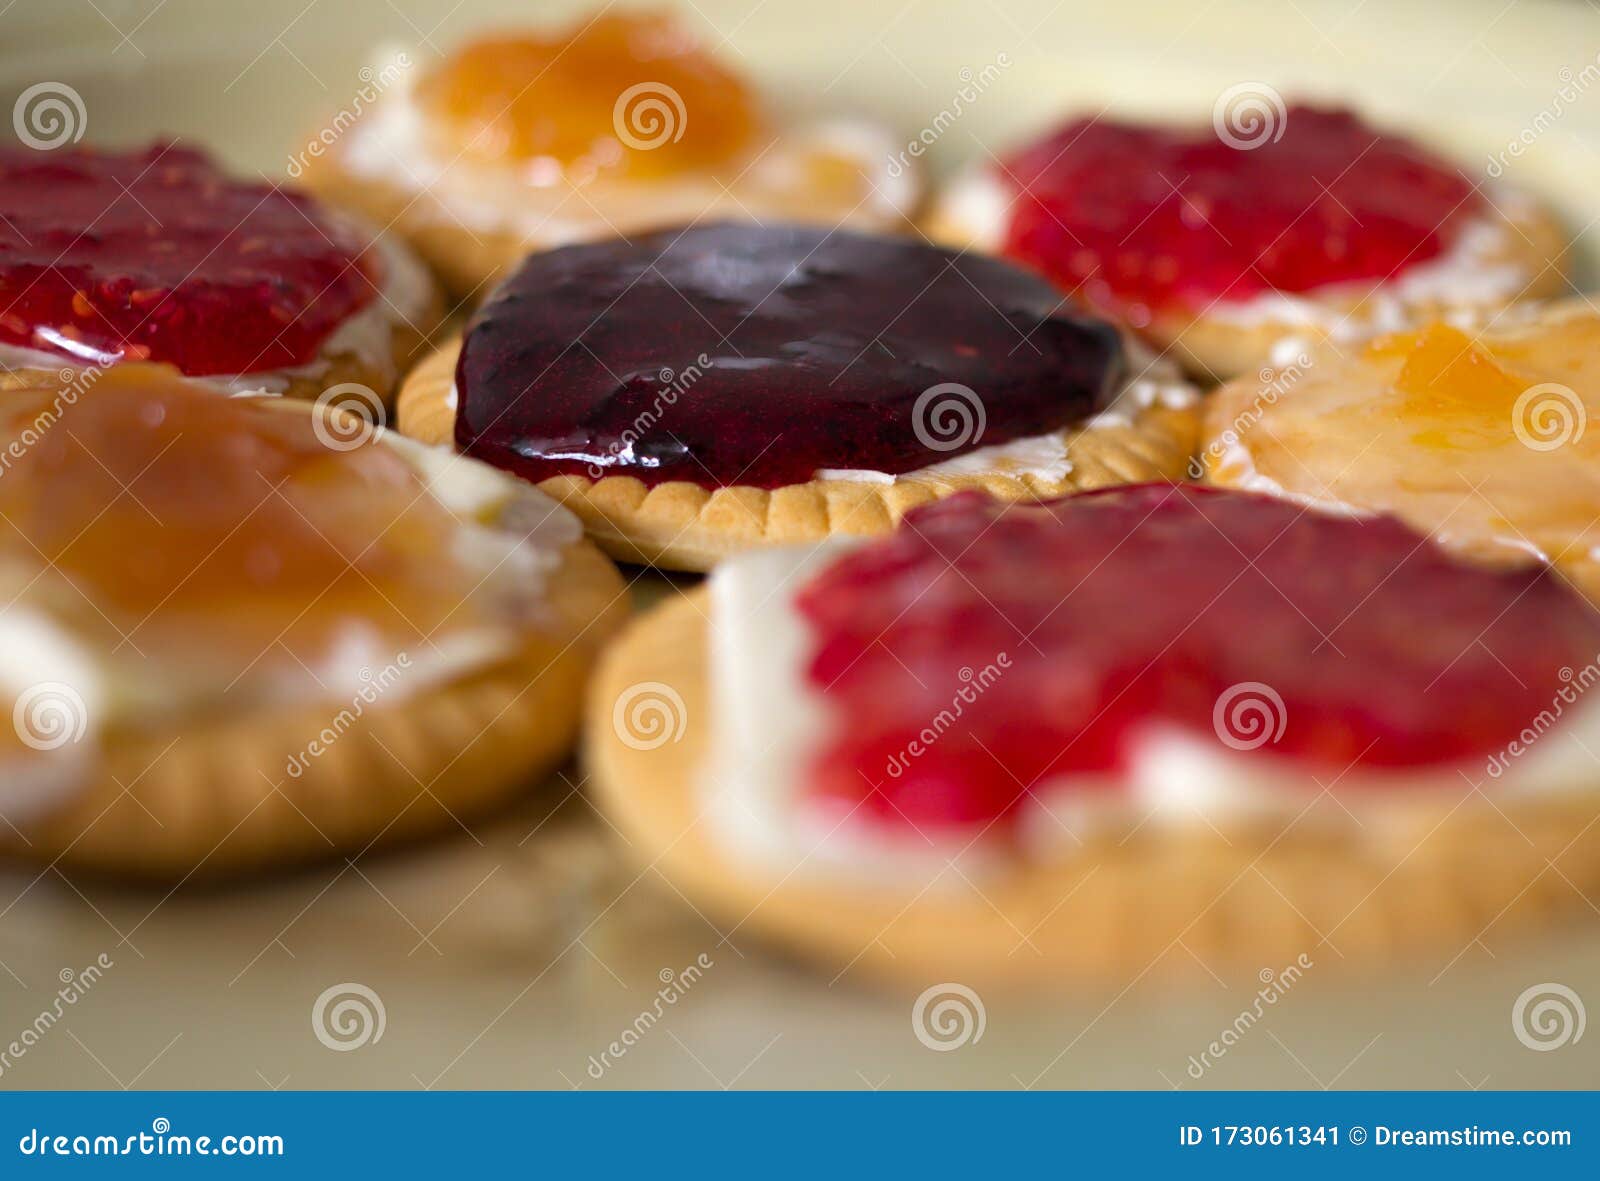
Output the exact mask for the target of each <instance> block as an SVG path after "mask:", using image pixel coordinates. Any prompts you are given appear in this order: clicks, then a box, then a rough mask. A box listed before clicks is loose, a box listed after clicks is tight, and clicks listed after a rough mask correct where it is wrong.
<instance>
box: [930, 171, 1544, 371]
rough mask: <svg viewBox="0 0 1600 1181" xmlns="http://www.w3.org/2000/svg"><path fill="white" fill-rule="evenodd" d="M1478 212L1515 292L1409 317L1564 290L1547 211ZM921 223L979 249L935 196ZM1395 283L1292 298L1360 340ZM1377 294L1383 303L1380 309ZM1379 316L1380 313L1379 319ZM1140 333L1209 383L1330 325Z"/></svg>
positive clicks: (1489, 261) (1429, 307)
mask: <svg viewBox="0 0 1600 1181" xmlns="http://www.w3.org/2000/svg"><path fill="white" fill-rule="evenodd" d="M1483 216H1484V217H1485V218H1487V219H1489V220H1491V221H1493V222H1495V223H1498V225H1499V226H1500V227H1501V228H1502V230H1503V232H1502V233H1501V234H1500V236H1499V237H1500V242H1499V247H1498V248H1497V249H1495V250H1491V251H1489V252H1487V253H1486V254H1485V255H1484V258H1483V265H1484V266H1485V267H1486V268H1487V267H1495V268H1497V269H1498V268H1500V267H1508V268H1510V269H1511V271H1512V273H1513V274H1515V275H1516V276H1517V282H1516V286H1517V294H1516V295H1514V296H1512V297H1510V298H1509V299H1503V300H1499V301H1496V302H1495V303H1493V304H1490V305H1485V304H1483V303H1481V302H1475V301H1472V300H1468V299H1462V300H1459V301H1458V300H1413V301H1408V302H1407V303H1406V304H1405V305H1404V308H1405V312H1406V314H1407V316H1408V317H1409V318H1410V320H1411V322H1413V323H1426V322H1427V321H1429V320H1432V319H1438V318H1441V317H1446V316H1449V315H1451V314H1453V313H1458V312H1463V311H1473V310H1480V311H1481V310H1488V311H1493V310H1494V309H1495V308H1496V307H1503V306H1506V305H1508V304H1514V303H1521V302H1525V301H1529V300H1539V299H1551V298H1555V297H1556V296H1561V295H1566V294H1569V293H1570V292H1571V290H1572V288H1571V286H1570V284H1569V282H1568V280H1567V268H1568V262H1569V260H1568V255H1569V248H1570V240H1569V238H1568V236H1567V232H1566V230H1565V229H1564V228H1563V227H1562V225H1561V223H1560V221H1559V220H1558V219H1557V218H1556V216H1555V214H1554V213H1553V212H1552V211H1551V210H1549V209H1547V208H1546V207H1545V206H1543V205H1542V204H1540V203H1538V202H1536V201H1534V200H1532V199H1531V198H1526V197H1522V196H1520V195H1519V196H1518V198H1517V200H1516V202H1515V204H1514V205H1512V207H1511V208H1509V209H1502V208H1500V207H1498V206H1496V205H1493V204H1488V205H1487V206H1486V208H1485V209H1484V211H1483ZM922 229H923V232H924V233H925V234H927V235H928V237H930V238H932V239H933V240H934V241H935V242H940V243H943V244H945V245H947V246H954V247H957V248H962V249H976V250H982V249H984V248H985V244H984V243H983V242H980V241H979V240H978V238H977V237H976V236H975V234H974V231H973V227H971V226H969V225H967V224H966V223H965V222H963V221H962V220H961V219H960V218H959V217H958V216H957V215H956V213H955V211H954V210H952V209H951V208H949V206H948V205H946V204H944V203H941V202H939V201H937V200H936V201H935V202H934V206H933V208H932V209H931V210H930V212H929V214H928V216H927V217H926V218H924V220H923V223H922ZM1394 290H1395V287H1394V284H1391V283H1380V284H1378V285H1377V287H1375V288H1365V289H1363V288H1361V287H1359V286H1355V285H1352V286H1349V287H1338V288H1328V289H1326V290H1324V291H1320V292H1315V293H1310V294H1306V295H1303V296H1297V297H1296V298H1300V299H1304V300H1305V301H1306V302H1307V303H1310V304H1312V305H1313V306H1315V307H1316V308H1318V309H1319V310H1321V311H1323V312H1326V313H1327V314H1328V315H1330V316H1332V317H1333V318H1334V320H1335V322H1336V323H1337V324H1338V325H1339V327H1338V334H1339V337H1340V339H1343V340H1359V339H1361V338H1362V337H1363V336H1369V335H1372V334H1373V333H1376V332H1381V331H1392V330H1393V329H1394V328H1396V327H1397V326H1396V325H1395V324H1393V323H1390V322H1388V318H1387V317H1388V316H1389V315H1390V314H1391V313H1390V309H1389V306H1388V298H1387V297H1389V296H1392V295H1393V293H1394ZM1375 296H1377V297H1380V299H1375V298H1374V297H1375ZM1380 300H1381V302H1382V303H1383V304H1384V307H1383V308H1382V309H1380V307H1379V303H1380ZM1380 315H1381V316H1382V317H1383V318H1381V319H1380ZM1140 335H1141V336H1142V337H1143V338H1144V339H1146V340H1148V341H1149V342H1150V343H1151V344H1152V345H1153V346H1155V347H1156V348H1158V349H1161V350H1162V351H1164V352H1166V353H1168V354H1169V355H1171V356H1172V357H1173V358H1174V359H1175V360H1177V361H1179V362H1180V363H1181V364H1182V365H1183V366H1184V368H1185V369H1186V370H1188V371H1189V372H1190V373H1191V374H1193V375H1194V376H1195V377H1196V378H1197V379H1199V380H1202V381H1209V382H1216V381H1226V380H1228V379H1230V378H1233V377H1236V376H1239V375H1242V374H1246V373H1252V372H1254V371H1256V370H1257V369H1259V368H1260V367H1261V366H1263V365H1265V364H1267V362H1268V360H1269V358H1270V357H1271V355H1272V348H1273V345H1275V344H1277V343H1278V342H1279V341H1281V340H1283V339H1284V338H1285V337H1290V336H1292V337H1295V338H1296V339H1297V340H1301V341H1304V342H1305V343H1306V345H1307V346H1308V347H1309V346H1312V345H1316V344H1318V343H1320V342H1322V341H1324V340H1327V339H1328V338H1329V331H1328V328H1327V327H1325V326H1319V325H1317V324H1313V323H1307V322H1305V321H1303V320H1296V319H1289V318H1284V319H1264V320H1261V321H1260V322H1258V323H1243V322H1241V321H1239V320H1236V319H1233V318H1230V317H1229V316H1227V315H1226V314H1219V313H1217V312H1202V313H1200V314H1199V315H1170V314H1168V315H1162V316H1157V317H1156V318H1155V320H1154V321H1153V322H1152V323H1151V324H1150V325H1149V326H1148V327H1146V328H1142V329H1141V330H1140Z"/></svg>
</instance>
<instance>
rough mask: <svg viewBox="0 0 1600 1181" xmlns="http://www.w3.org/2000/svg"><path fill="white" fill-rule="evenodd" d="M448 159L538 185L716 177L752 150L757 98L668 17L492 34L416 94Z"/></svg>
mask: <svg viewBox="0 0 1600 1181" xmlns="http://www.w3.org/2000/svg"><path fill="white" fill-rule="evenodd" d="M416 97H417V102H418V104H419V105H420V106H421V108H422V110H423V111H424V113H425V114H426V115H427V116H428V117H429V120H430V124H431V129H432V130H433V132H434V134H436V135H438V136H439V139H440V144H439V146H440V147H441V148H442V149H446V150H447V151H448V153H449V158H454V157H455V156H456V155H457V154H458V153H465V154H466V155H467V156H469V157H471V158H473V159H477V160H481V161H484V162H486V163H515V164H518V165H519V166H521V167H522V169H523V172H524V173H525V175H526V176H527V177H528V178H529V179H530V180H531V181H533V182H534V183H536V184H537V183H543V184H550V183H554V181H556V180H557V179H562V178H564V179H567V180H572V181H577V182H582V181H584V180H587V179H590V178H592V177H594V176H595V175H597V174H600V173H602V172H616V173H622V174H625V175H629V176H658V175H664V174H670V173H674V172H682V171H689V170H695V169H712V170H714V169H715V168H717V167H718V166H719V165H726V164H728V163H729V162H731V161H733V160H736V159H739V158H741V157H742V156H744V155H745V154H747V153H748V151H749V150H750V149H751V148H752V147H754V146H757V144H756V137H757V131H758V129H759V127H760V117H759V112H758V111H757V109H756V104H755V100H754V98H753V96H752V95H751V93H750V92H749V90H748V89H747V88H746V87H745V85H744V83H743V82H741V81H740V80H739V78H738V77H737V76H735V75H734V74H733V73H731V72H730V71H728V70H726V69H724V68H723V67H722V66H720V65H719V64H718V63H717V61H716V60H715V59H714V58H713V57H711V56H710V55H709V54H708V53H706V52H705V50H703V49H702V48H701V47H700V45H699V43H698V40H697V38H696V37H695V36H694V35H693V34H692V33H690V32H689V31H688V30H687V29H685V28H684V27H683V26H682V25H680V24H679V23H678V21H677V20H676V19H674V18H673V17H672V16H670V15H668V14H664V13H614V14H613V13H607V14H604V15H600V16H596V17H593V18H587V19H584V20H581V21H579V22H578V23H577V24H575V25H574V26H573V27H572V28H571V29H568V30H562V31H561V32H559V33H556V34H554V35H552V36H547V37H539V36H526V35H519V36H495V37H489V38H485V39H483V40H480V41H475V42H473V43H472V44H470V45H468V46H466V47H465V48H464V49H461V50H460V51H458V52H457V53H455V54H453V55H452V56H451V57H450V58H449V59H448V60H446V61H445V62H444V63H442V64H441V65H440V66H439V67H438V68H437V69H435V70H433V71H432V72H431V73H429V74H428V75H427V76H426V77H424V78H423V79H422V81H421V83H420V84H419V85H418V87H417V94H416Z"/></svg>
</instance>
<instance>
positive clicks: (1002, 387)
mask: <svg viewBox="0 0 1600 1181" xmlns="http://www.w3.org/2000/svg"><path fill="white" fill-rule="evenodd" d="M1123 369H1124V359H1123V355H1122V345H1121V341H1120V339H1119V337H1118V335H1117V333H1116V331H1115V330H1114V329H1113V328H1112V327H1111V326H1110V325H1108V324H1105V323H1103V322H1101V321H1099V320H1094V319H1090V318H1087V317H1085V316H1082V315H1079V314H1076V313H1073V312H1069V311H1067V310H1066V309H1064V308H1063V306H1062V300H1061V296H1060V294H1059V293H1058V292H1056V291H1055V290H1054V289H1053V288H1052V287H1051V286H1050V284H1049V283H1047V282H1046V281H1045V280H1043V279H1041V278H1037V277H1035V276H1034V275H1033V274H1032V273H1030V272H1028V271H1024V270H1021V269H1019V268H1018V267H1016V266H1014V265H1012V264H1010V263H1006V262H1002V261H999V260H997V259H992V258H983V257H978V256H976V255H962V254H955V253H952V252H951V251H947V250H941V249H937V248H935V247H932V246H927V245H924V244H922V243H921V242H919V241H915V240H912V239H908V238H893V237H880V236H874V235H866V234H853V233H845V232H842V231H837V230H835V231H831V232H830V231H826V230H822V229H814V228H810V227H801V226H784V227H770V226H769V227H758V226H750V225H710V226H701V227H697V228H693V229H687V230H668V231H662V232H660V233H655V234H647V235H644V236H641V237H637V238H635V239H634V240H633V241H632V242H626V241H621V240H618V241H613V242H603V243H596V244H592V245H582V246H570V247H566V248H564V249H561V250H552V251H549V252H546V253H542V254H534V255H531V256H530V257H529V258H528V259H527V260H525V261H524V262H523V264H522V266H521V267H520V268H519V269H518V270H517V272H516V273H515V274H514V275H512V276H511V278H510V279H508V280H507V281H506V282H505V283H504V284H502V285H501V286H500V288H499V289H498V290H497V291H496V292H495V293H494V295H493V296H491V297H490V299H489V300H488V302H487V303H485V304H484V306H483V307H482V308H481V309H480V310H479V312H478V314H477V316H476V317H474V319H473V321H472V324H471V326H470V328H469V329H468V331H467V337H466V342H465V345H464V346H463V348H462V350H461V361H460V364H459V366H458V368H457V370H456V387H457V390H458V393H459V397H460V403H459V408H458V411H457V414H456V441H457V443H458V444H459V445H460V447H461V449H462V450H463V451H465V452H466V453H468V454H470V455H475V456H477V457H479V458H481V459H486V460H488V461H489V462H490V463H493V464H496V465H498V466H500V467H502V468H506V469H508V470H510V471H513V472H516V473H517V474H518V475H521V476H524V477H526V478H527V479H530V480H543V479H545V478H547V477H550V476H556V475H564V474H573V475H585V476H588V477H590V478H592V479H598V478H599V477H601V476H606V475H626V476H635V477H637V478H639V479H640V480H643V481H644V482H645V483H646V484H659V483H662V482H664V481H667V480H688V481H690V482H692V483H695V484H699V485H701V486H702V487H707V488H714V487H719V486H725V485H729V484H744V485H751V486H754V487H759V488H777V487H780V486H782V485H784V484H799V483H804V482H806V481H808V480H810V479H811V478H812V474H813V473H814V472H816V471H817V470H818V469H819V468H864V469H868V470H872V471H879V472H888V473H898V472H907V471H912V470H914V469H916V468H921V467H927V466H928V465H929V464H933V463H938V462H941V461H942V460H946V459H950V458H952V457H954V456H956V455H959V454H962V453H963V452H967V451H972V450H975V449H976V448H978V447H987V446H992V445H994V444H998V443H1005V442H1008V441H1010V440H1012V439H1018V438H1025V437H1027V436H1030V435H1040V434H1045V433H1047V432H1049V431H1052V430H1059V429H1060V428H1062V427H1065V426H1068V425H1070V424H1072V423H1074V422H1077V421H1079V420H1081V419H1083V418H1085V417H1087V416H1089V415H1091V414H1093V413H1094V412H1095V411H1097V410H1099V409H1101V408H1103V407H1104V406H1105V404H1106V403H1107V402H1108V401H1109V399H1110V398H1111V396H1112V395H1113V394H1114V392H1115V390H1116V388H1117V386H1118V385H1119V384H1120V382H1121V380H1122V376H1123ZM941 386H942V387H945V388H943V389H937V390H936V389H934V387H941ZM954 387H964V388H954ZM930 390H932V391H933V392H932V393H929V391H930ZM919 402H920V406H919ZM980 427H981V429H979V428H980Z"/></svg>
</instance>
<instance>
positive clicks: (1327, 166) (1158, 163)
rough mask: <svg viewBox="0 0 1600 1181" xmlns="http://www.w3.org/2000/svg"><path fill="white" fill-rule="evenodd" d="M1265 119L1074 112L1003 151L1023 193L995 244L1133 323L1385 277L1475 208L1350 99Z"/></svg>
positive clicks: (1453, 178) (1449, 179)
mask: <svg viewBox="0 0 1600 1181" xmlns="http://www.w3.org/2000/svg"><path fill="white" fill-rule="evenodd" d="M1267 131H1268V134H1265V135H1262V136H1261V137H1260V138H1259V140H1258V141H1253V142H1238V143H1235V142H1229V140H1227V139H1225V138H1223V136H1222V135H1220V134H1219V133H1218V131H1217V130H1216V129H1214V128H1211V127H1206V128H1204V129H1199V128H1194V129H1191V128H1187V127H1185V128H1173V127H1161V126H1156V125H1151V124H1143V123H1131V122H1121V121H1118V120H1114V119H1090V120H1080V121H1077V122H1074V123H1071V124H1069V125H1067V126H1066V127H1063V128H1061V129H1060V130H1059V131H1057V132H1056V133H1055V134H1053V135H1051V136H1049V137H1048V138H1046V139H1044V140H1042V141H1040V142H1039V143H1037V144H1034V145H1032V146H1031V147H1028V148H1026V149H1024V150H1023V151H1021V152H1018V153H1016V154H1015V155H1013V156H1012V157H1010V158H1009V159H1007V160H1006V161H1005V162H1004V163H1003V165H1002V172H1003V174H1004V175H1005V176H1006V177H1007V178H1008V179H1009V180H1010V181H1011V183H1012V184H1014V185H1015V186H1016V187H1017V188H1018V189H1019V190H1020V195H1019V197H1018V199H1017V202H1016V204H1015V206H1014V207H1013V213H1012V216H1011V219H1010V222H1009V224H1008V226H1007V227H1006V231H1005V247H1004V248H1005V252H1006V253H1007V254H1008V255H1010V256H1011V257H1013V258H1016V259H1019V260H1021V261H1023V262H1026V263H1028V264H1029V265H1030V266H1033V267H1036V268H1038V269H1039V270H1041V271H1043V272H1044V273H1045V274H1047V275H1049V276H1050V277H1051V278H1052V279H1053V280H1055V281H1056V282H1057V283H1058V284H1059V285H1060V286H1061V287H1063V288H1064V289H1066V290H1069V291H1075V292H1079V293H1080V294H1081V295H1082V297H1083V298H1085V299H1087V300H1088V301H1090V302H1091V303H1093V304H1095V305H1097V306H1100V307H1104V308H1107V309H1109V310H1112V311H1115V312H1118V313H1119V314H1121V315H1123V316H1126V317H1127V318H1128V319H1129V320H1130V321H1131V322H1132V323H1134V324H1135V325H1136V326H1143V325H1145V324H1148V323H1149V322H1150V319H1151V317H1152V316H1153V315H1154V314H1157V313H1160V312H1163V311H1169V310H1173V309H1179V310H1189V311H1198V310H1203V309H1205V308H1206V307H1208V306H1209V305H1210V304H1212V303H1213V302H1215V301H1218V300H1231V301H1239V300H1246V299H1249V298H1250V297H1251V296H1254V295H1259V294H1261V293H1262V292H1267V291H1288V292H1304V291H1310V290H1312V289H1314V288H1318V287H1322V286H1325V285H1328V284H1333V283H1345V282H1374V281H1377V280H1382V279H1387V278H1390V277H1392V276H1394V275H1397V274H1399V273H1400V272H1402V271H1403V270H1405V269H1406V268H1407V267H1411V266H1415V265H1416V264H1417V263H1420V262H1425V261H1426V260H1428V259H1430V258H1435V257H1437V256H1438V255H1439V254H1441V253H1442V252H1443V251H1445V250H1446V249H1447V248H1448V247H1449V246H1450V245H1451V244H1452V243H1453V242H1454V240H1455V237H1456V233H1457V230H1458V229H1459V227H1460V226H1461V224H1462V222H1463V221H1465V220H1466V219H1468V218H1470V217H1471V216H1472V214H1474V213H1475V212H1476V211H1477V210H1479V209H1480V208H1481V206H1482V199H1481V198H1480V197H1479V196H1478V195H1477V193H1476V191H1475V189H1474V188H1473V186H1472V183H1471V182H1470V181H1469V180H1467V178H1466V177H1465V176H1463V175H1462V174H1461V173H1460V172H1459V171H1457V170H1456V169H1455V168H1453V167H1452V166H1451V165H1450V164H1449V163H1448V162H1446V161H1444V160H1441V159H1439V158H1438V157H1436V156H1434V155H1433V154H1432V153H1430V152H1428V151H1426V150H1424V149H1423V148H1421V147H1418V146H1417V145H1416V144H1413V143H1411V142H1410V141H1409V140H1407V139H1404V138H1402V137H1400V136H1396V135H1387V134H1384V133H1381V132H1379V131H1376V130H1374V129H1373V128H1371V127H1369V126H1368V125H1367V124H1366V123H1364V122H1362V120H1361V119H1359V118H1358V117H1357V116H1356V115H1355V114H1353V113H1351V112H1350V111H1345V110H1336V109H1322V108H1318V107H1310V106H1291V107H1289V108H1288V109H1287V111H1286V112H1284V113H1283V118H1282V120H1281V122H1278V121H1276V120H1275V121H1274V122H1273V123H1272V124H1270V125H1269V126H1268V128H1267ZM1278 132H1281V136H1279V137H1278V138H1273V134H1275V133H1278Z"/></svg>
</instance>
